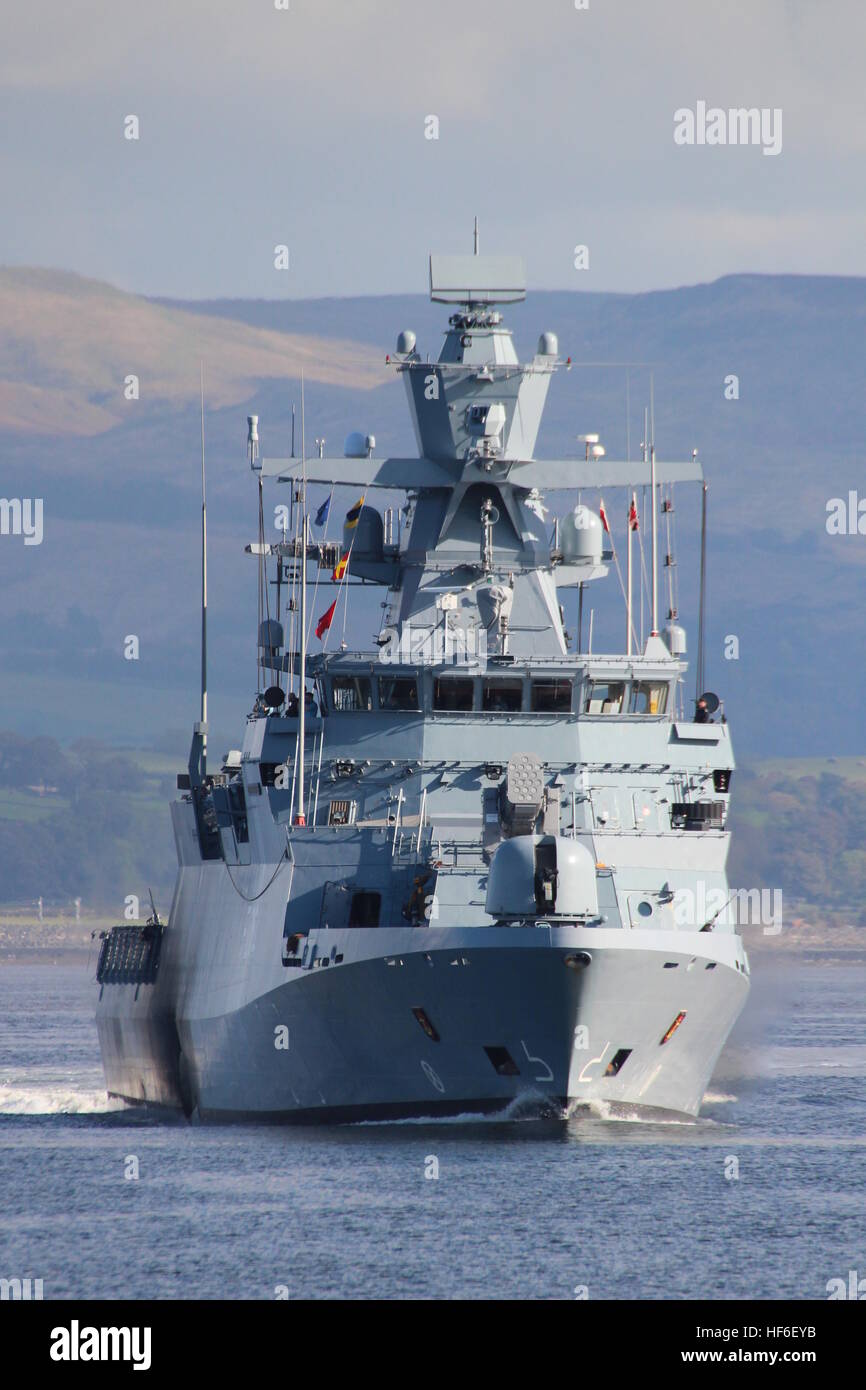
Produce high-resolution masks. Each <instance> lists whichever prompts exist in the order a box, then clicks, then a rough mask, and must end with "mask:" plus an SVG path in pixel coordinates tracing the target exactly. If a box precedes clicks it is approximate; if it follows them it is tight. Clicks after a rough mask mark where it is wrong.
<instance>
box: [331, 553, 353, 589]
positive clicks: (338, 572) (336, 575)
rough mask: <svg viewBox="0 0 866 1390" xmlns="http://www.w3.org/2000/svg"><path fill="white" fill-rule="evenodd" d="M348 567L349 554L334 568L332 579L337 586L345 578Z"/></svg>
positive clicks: (343, 556) (341, 558)
mask: <svg viewBox="0 0 866 1390" xmlns="http://www.w3.org/2000/svg"><path fill="white" fill-rule="evenodd" d="M348 567H349V556H348V554H346V555H342V556H341V557H340V559H339V560H338V561H337V563H336V565H335V566H334V572H333V574H332V575H331V579H332V580H333V582H334V583H335V584H339V582H340V580H341V579H342V578H343V575H344V574H345V573H346V570H347V569H348Z"/></svg>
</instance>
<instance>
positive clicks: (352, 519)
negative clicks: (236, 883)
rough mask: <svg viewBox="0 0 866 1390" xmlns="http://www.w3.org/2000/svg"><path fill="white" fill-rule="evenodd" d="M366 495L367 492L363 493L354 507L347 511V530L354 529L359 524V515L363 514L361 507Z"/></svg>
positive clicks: (345, 524) (345, 527) (345, 526)
mask: <svg viewBox="0 0 866 1390" xmlns="http://www.w3.org/2000/svg"><path fill="white" fill-rule="evenodd" d="M365 496H366V494H365V493H364V494H362V495H361V496H360V497H359V498H358V500H357V502H356V503H355V505H354V507H350V508H349V510H348V511H347V512H346V520H345V521H344V523H343V526H344V529H345V530H346V531H354V529H355V527H356V526H357V525H358V517H359V516H360V515H361V508H362V507H363V505H364V497H365Z"/></svg>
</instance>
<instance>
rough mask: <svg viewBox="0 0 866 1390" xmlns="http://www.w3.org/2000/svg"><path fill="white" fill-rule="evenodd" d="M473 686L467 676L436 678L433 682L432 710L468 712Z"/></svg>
mask: <svg viewBox="0 0 866 1390" xmlns="http://www.w3.org/2000/svg"><path fill="white" fill-rule="evenodd" d="M474 686H475V682H474V681H473V680H472V678H471V677H469V676H437V678H436V680H434V682H433V708H434V709H449V710H470V709H471V708H472V694H473V689H474Z"/></svg>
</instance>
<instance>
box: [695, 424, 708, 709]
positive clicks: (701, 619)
mask: <svg viewBox="0 0 866 1390" xmlns="http://www.w3.org/2000/svg"><path fill="white" fill-rule="evenodd" d="M695 452H697V451H695ZM706 605H707V482H706V479H704V485H703V487H702V488H701V583H700V596H699V598H698V659H697V662H696V664H695V674H696V677H697V680H696V688H695V708H697V703H698V700H699V699H700V698H701V696H702V695H703V693H704V640H705V627H704V624H705V614H706Z"/></svg>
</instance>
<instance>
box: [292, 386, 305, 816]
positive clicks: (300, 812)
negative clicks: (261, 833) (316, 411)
mask: <svg viewBox="0 0 866 1390" xmlns="http://www.w3.org/2000/svg"><path fill="white" fill-rule="evenodd" d="M300 674H301V681H300V686H301V688H300V690H299V692H298V693H299V696H300V699H299V700H298V809H297V812H296V814H295V825H306V823H307V822H306V817H305V816H304V738H305V736H306V712H307V711H306V705H307V688H306V680H307V436H306V431H305V427H304V373H303V369H302V370H301V673H300Z"/></svg>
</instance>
